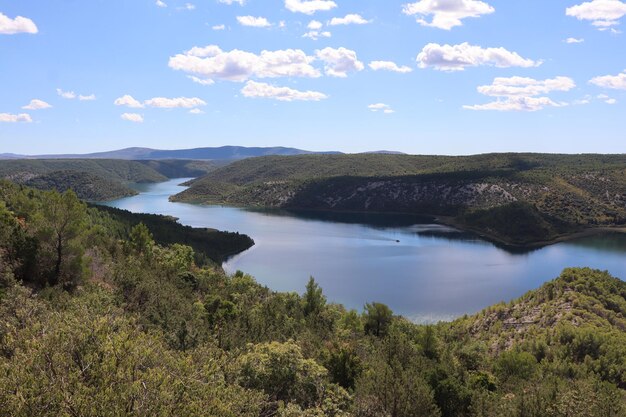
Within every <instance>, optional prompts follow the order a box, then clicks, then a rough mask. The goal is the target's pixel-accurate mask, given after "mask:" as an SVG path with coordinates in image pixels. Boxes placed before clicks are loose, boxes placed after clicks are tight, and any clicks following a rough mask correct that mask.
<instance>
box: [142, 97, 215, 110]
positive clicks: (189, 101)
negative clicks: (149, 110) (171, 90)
mask: <svg viewBox="0 0 626 417" xmlns="http://www.w3.org/2000/svg"><path fill="white" fill-rule="evenodd" d="M144 104H145V105H146V106H149V107H157V108H160V109H174V108H183V109H191V108H193V107H198V106H206V102H205V101H204V100H202V99H199V98H197V97H190V98H188V97H177V98H166V97H154V98H151V99H150V100H146V101H144Z"/></svg>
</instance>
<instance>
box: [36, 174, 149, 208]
mask: <svg viewBox="0 0 626 417" xmlns="http://www.w3.org/2000/svg"><path fill="white" fill-rule="evenodd" d="M25 185H28V186H29V187H33V188H37V189H38V190H46V191H50V190H56V191H59V192H65V191H68V190H72V191H74V192H75V193H76V195H77V196H78V198H80V199H81V200H86V201H106V200H114V199H117V198H121V197H128V196H132V195H135V194H137V192H136V191H134V190H131V189H130V188H128V187H126V186H125V185H122V184H121V183H120V182H118V181H111V180H108V179H106V178H102V177H99V176H97V175H94V174H90V173H88V172H80V171H54V172H51V173H49V174H43V175H40V176H38V177H35V178H33V179H30V180H28V181H26V182H25Z"/></svg>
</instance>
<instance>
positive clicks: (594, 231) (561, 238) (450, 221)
mask: <svg viewBox="0 0 626 417" xmlns="http://www.w3.org/2000/svg"><path fill="white" fill-rule="evenodd" d="M171 197H173V196H170V197H168V200H169V201H170V202H173V203H183V204H193V205H200V206H211V205H216V206H226V207H234V208H240V209H251V210H254V209H256V210H276V211H280V210H287V211H289V210H292V211H307V212H314V213H315V212H318V213H337V214H350V213H353V214H361V215H363V214H373V215H402V216H414V217H416V218H419V217H421V218H430V219H432V222H433V223H434V224H440V225H443V226H449V227H453V228H455V229H457V230H459V231H461V232H467V233H472V234H475V235H476V236H478V237H480V238H481V239H483V240H485V241H488V242H491V243H493V244H497V245H502V246H504V247H506V248H509V249H517V250H534V249H541V248H543V247H546V246H550V245H554V244H556V243H561V242H566V241H570V240H575V239H580V238H584V237H589V236H596V235H602V234H605V233H624V234H626V226H598V227H588V228H585V229H581V230H578V231H575V232H572V233H567V234H562V235H558V236H556V237H554V238H552V239H547V240H541V241H535V242H528V243H514V242H509V241H507V240H505V239H502V238H501V237H499V236H497V235H495V234H492V233H489V232H486V231H484V230H481V229H477V228H474V227H471V226H468V225H466V224H463V223H461V222H458V221H457V220H456V219H455V218H454V217H452V216H441V215H434V214H429V213H407V212H394V211H383V212H381V211H359V210H331V209H312V208H301V207H267V206H262V205H245V204H227V203H224V202H221V203H220V202H207V201H205V202H199V201H196V202H192V201H180V200H173V199H172V198H171ZM416 224H417V223H416Z"/></svg>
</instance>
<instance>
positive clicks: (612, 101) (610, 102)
mask: <svg viewBox="0 0 626 417" xmlns="http://www.w3.org/2000/svg"><path fill="white" fill-rule="evenodd" d="M604 102H605V103H606V104H616V103H617V100H615V99H614V98H608V99H606V100H604Z"/></svg>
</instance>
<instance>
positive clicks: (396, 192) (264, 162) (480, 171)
mask: <svg viewBox="0 0 626 417" xmlns="http://www.w3.org/2000/svg"><path fill="white" fill-rule="evenodd" d="M189 185H190V188H189V189H187V190H185V191H183V192H181V193H180V194H177V195H176V196H174V197H173V198H172V199H173V200H174V201H184V202H193V203H209V204H210V203H219V204H232V205H242V206H254V205H260V206H265V207H280V208H292V209H298V208H301V209H317V210H336V211H372V212H398V213H414V214H429V215H434V216H437V217H438V218H439V220H440V221H442V222H445V223H449V224H452V225H455V226H457V227H461V228H465V229H469V230H473V231H476V232H478V233H480V234H483V235H485V236H487V237H489V238H491V239H493V240H497V241H500V242H503V243H505V244H512V245H521V246H525V245H538V244H545V243H548V242H550V241H553V240H554V239H559V238H562V237H565V236H568V235H571V234H572V233H577V232H581V231H584V230H589V229H591V228H601V227H616V228H619V227H624V226H626V155H553V154H486V155H475V156H461V157H452V156H415V155H388V154H360V155H302V156H292V157H277V156H271V157H263V158H252V159H246V160H243V161H237V162H234V163H232V164H230V165H228V166H226V167H223V168H221V169H218V170H216V171H214V172H211V173H209V174H208V175H206V176H204V177H202V178H199V179H197V180H194V181H192V182H190V183H189ZM511 225H516V226H515V228H512V227H511Z"/></svg>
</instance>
